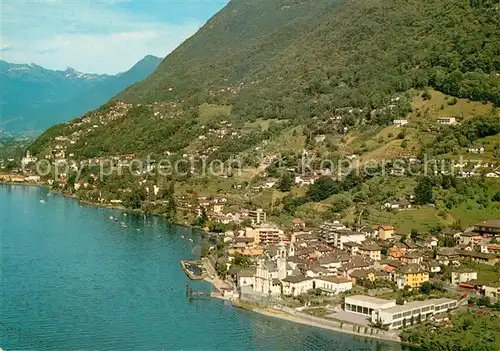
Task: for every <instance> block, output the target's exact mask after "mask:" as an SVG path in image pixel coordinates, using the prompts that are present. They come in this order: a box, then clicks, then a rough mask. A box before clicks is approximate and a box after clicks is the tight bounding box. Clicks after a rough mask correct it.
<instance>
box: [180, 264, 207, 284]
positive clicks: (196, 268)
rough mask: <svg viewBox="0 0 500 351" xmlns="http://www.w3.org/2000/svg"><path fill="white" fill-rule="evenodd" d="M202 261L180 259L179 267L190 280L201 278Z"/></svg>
mask: <svg viewBox="0 0 500 351" xmlns="http://www.w3.org/2000/svg"><path fill="white" fill-rule="evenodd" d="M202 266H203V265H202V263H201V261H189V260H181V267H182V270H183V271H184V273H186V275H187V276H188V278H189V279H191V280H202V279H203V276H202Z"/></svg>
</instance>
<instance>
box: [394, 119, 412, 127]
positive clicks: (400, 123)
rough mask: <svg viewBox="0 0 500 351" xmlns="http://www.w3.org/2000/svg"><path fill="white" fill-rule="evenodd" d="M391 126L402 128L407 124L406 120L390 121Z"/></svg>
mask: <svg viewBox="0 0 500 351" xmlns="http://www.w3.org/2000/svg"><path fill="white" fill-rule="evenodd" d="M392 124H394V125H395V126H397V127H401V126H404V125H405V124H408V120H407V119H395V120H394V121H392Z"/></svg>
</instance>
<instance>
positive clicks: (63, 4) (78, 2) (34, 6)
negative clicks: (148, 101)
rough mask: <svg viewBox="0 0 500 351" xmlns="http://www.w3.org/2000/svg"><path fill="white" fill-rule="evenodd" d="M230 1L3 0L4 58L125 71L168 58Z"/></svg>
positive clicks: (1, 44)
mask: <svg viewBox="0 0 500 351" xmlns="http://www.w3.org/2000/svg"><path fill="white" fill-rule="evenodd" d="M227 2H228V0H211V1H208V0H196V1H189V0H177V1H175V0H149V1H148V0H129V1H127V0H123V1H121V0H105V1H102V0H87V1H85V0H46V1H33V0H31V1H22V0H0V16H1V18H0V20H1V25H0V34H1V35H0V37H1V39H0V40H1V41H0V57H1V58H2V59H3V60H5V61H9V62H14V63H36V64H38V65H40V66H43V67H46V68H50V69H66V68H67V67H72V68H74V69H76V70H78V71H81V72H87V73H110V74H112V73H118V72H123V71H126V70H127V69H128V68H130V67H131V66H132V65H133V64H134V63H136V62H137V61H139V60H140V59H141V58H142V57H144V56H145V55H147V54H152V55H156V56H161V57H165V56H166V55H167V54H168V53H169V52H170V51H172V50H173V49H174V48H175V47H176V46H177V45H179V44H180V43H181V42H182V41H184V40H185V39H186V38H188V37H189V36H191V35H192V34H194V33H195V32H196V30H198V28H200V27H201V26H202V25H203V24H204V23H205V22H206V21H207V20H208V19H209V18H210V17H211V16H213V15H214V14H215V13H216V12H217V11H219V10H220V9H221V8H222V7H224V6H225V4H226V3H227Z"/></svg>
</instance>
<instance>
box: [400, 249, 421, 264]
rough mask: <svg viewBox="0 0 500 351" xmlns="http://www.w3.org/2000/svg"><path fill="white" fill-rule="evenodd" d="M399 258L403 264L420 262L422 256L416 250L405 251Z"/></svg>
mask: <svg viewBox="0 0 500 351" xmlns="http://www.w3.org/2000/svg"><path fill="white" fill-rule="evenodd" d="M399 260H400V261H401V262H403V263H405V264H420V263H422V262H423V260H424V257H423V256H422V255H421V254H420V253H418V252H407V253H405V254H404V255H403V256H401V257H400V258H399Z"/></svg>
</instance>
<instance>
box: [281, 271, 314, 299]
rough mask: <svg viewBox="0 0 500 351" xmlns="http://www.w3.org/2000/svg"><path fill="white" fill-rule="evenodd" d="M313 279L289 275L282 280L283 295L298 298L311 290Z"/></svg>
mask: <svg viewBox="0 0 500 351" xmlns="http://www.w3.org/2000/svg"><path fill="white" fill-rule="evenodd" d="M313 282H314V280H313V278H309V277H300V276H294V275H290V276H288V277H286V278H285V279H283V280H282V281H281V283H282V284H283V295H288V296H299V295H300V294H304V293H306V292H308V291H309V290H311V289H313V287H314V286H313Z"/></svg>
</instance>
